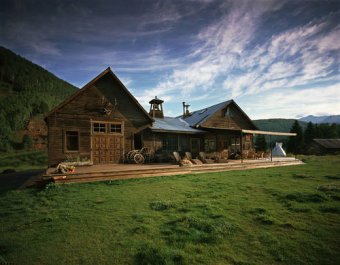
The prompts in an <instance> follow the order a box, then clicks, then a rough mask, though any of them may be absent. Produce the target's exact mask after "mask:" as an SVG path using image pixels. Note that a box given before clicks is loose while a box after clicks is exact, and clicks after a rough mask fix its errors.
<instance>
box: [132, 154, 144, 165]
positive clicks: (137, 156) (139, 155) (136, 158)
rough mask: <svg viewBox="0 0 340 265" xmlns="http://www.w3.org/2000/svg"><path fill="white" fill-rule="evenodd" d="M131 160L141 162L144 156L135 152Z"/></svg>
mask: <svg viewBox="0 0 340 265" xmlns="http://www.w3.org/2000/svg"><path fill="white" fill-rule="evenodd" d="M133 160H134V161H135V162H136V164H143V163H144V156H143V155H141V154H135V156H134V157H133Z"/></svg>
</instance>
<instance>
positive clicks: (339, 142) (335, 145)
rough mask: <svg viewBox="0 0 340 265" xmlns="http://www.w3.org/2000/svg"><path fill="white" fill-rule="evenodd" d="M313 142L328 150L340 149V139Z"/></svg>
mask: <svg viewBox="0 0 340 265" xmlns="http://www.w3.org/2000/svg"><path fill="white" fill-rule="evenodd" d="M313 141H314V142H316V143H317V144H319V145H321V146H322V147H324V148H326V149H340V139H313Z"/></svg>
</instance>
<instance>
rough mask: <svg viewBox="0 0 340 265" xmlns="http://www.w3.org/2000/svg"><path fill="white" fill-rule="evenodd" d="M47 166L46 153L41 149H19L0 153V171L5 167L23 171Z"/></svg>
mask: <svg viewBox="0 0 340 265" xmlns="http://www.w3.org/2000/svg"><path fill="white" fill-rule="evenodd" d="M41 168H47V153H46V152H43V151H21V152H17V153H14V152H13V153H2V154H0V173H1V172H2V171H3V170H6V169H14V170H15V171H25V170H31V169H41Z"/></svg>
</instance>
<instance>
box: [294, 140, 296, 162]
mask: <svg viewBox="0 0 340 265" xmlns="http://www.w3.org/2000/svg"><path fill="white" fill-rule="evenodd" d="M294 137H295V138H294V149H295V150H294V157H295V160H296V155H297V147H296V136H294Z"/></svg>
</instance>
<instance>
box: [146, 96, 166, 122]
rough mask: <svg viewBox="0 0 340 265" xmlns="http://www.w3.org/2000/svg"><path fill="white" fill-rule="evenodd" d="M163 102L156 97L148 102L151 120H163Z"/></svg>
mask: <svg viewBox="0 0 340 265" xmlns="http://www.w3.org/2000/svg"><path fill="white" fill-rule="evenodd" d="M163 102H164V101H163V100H161V99H159V98H157V96H156V97H155V98H154V99H152V100H150V102H149V103H150V112H149V114H150V116H151V117H152V118H164V114H163V106H162V104H163Z"/></svg>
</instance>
